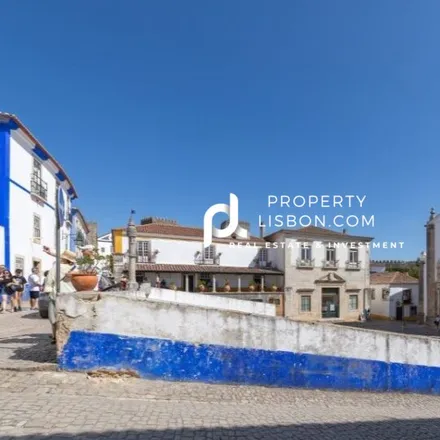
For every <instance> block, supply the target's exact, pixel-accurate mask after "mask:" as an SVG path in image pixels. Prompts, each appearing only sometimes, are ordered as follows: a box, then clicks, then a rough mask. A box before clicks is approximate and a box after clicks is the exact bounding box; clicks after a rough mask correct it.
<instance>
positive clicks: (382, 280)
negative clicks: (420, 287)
mask: <svg viewBox="0 0 440 440" xmlns="http://www.w3.org/2000/svg"><path fill="white" fill-rule="evenodd" d="M418 283H419V280H418V279H417V278H414V277H412V276H410V275H408V274H407V273H406V272H378V273H372V274H371V275H370V284H418Z"/></svg>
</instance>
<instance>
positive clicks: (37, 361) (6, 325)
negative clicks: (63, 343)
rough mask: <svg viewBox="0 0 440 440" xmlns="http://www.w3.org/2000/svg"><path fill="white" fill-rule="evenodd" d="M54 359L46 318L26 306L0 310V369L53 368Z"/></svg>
mask: <svg viewBox="0 0 440 440" xmlns="http://www.w3.org/2000/svg"><path fill="white" fill-rule="evenodd" d="M55 361H56V351H55V346H54V345H52V344H51V339H50V323H49V321H48V320H47V319H41V318H40V315H39V314H38V312H31V311H29V310H27V311H24V312H18V313H9V312H5V313H2V314H0V369H21V370H24V369H29V370H32V369H47V368H53V369H54V368H55ZM0 417H1V416H0Z"/></svg>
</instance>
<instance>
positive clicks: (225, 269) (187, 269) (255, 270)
mask: <svg viewBox="0 0 440 440" xmlns="http://www.w3.org/2000/svg"><path fill="white" fill-rule="evenodd" d="M136 270H139V271H145V272H182V273H231V274H232V273H236V274H247V273H252V274H261V275H282V272H281V271H279V270H275V269H262V268H259V267H238V266H215V265H206V264H205V265H203V264H200V265H199V264H152V263H145V264H142V263H139V264H137V265H136Z"/></svg>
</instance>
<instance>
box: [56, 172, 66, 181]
mask: <svg viewBox="0 0 440 440" xmlns="http://www.w3.org/2000/svg"><path fill="white" fill-rule="evenodd" d="M55 176H56V178H57V179H58V180H59V181H60V182H64V181H65V180H66V176H65V175H64V173H62V172H61V171H58V173H55Z"/></svg>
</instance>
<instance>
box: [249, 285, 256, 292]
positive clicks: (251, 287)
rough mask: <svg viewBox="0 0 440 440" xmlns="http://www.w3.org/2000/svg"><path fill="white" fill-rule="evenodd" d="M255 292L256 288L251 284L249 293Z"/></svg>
mask: <svg viewBox="0 0 440 440" xmlns="http://www.w3.org/2000/svg"><path fill="white" fill-rule="evenodd" d="M254 290H255V286H254V285H252V284H251V285H250V286H249V292H253V291H254Z"/></svg>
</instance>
